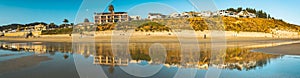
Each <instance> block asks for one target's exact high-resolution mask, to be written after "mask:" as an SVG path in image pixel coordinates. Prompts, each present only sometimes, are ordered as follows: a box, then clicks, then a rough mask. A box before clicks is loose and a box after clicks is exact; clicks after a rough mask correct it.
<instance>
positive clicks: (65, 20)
mask: <svg viewBox="0 0 300 78" xmlns="http://www.w3.org/2000/svg"><path fill="white" fill-rule="evenodd" d="M63 22H64V24H65V27H67V26H66V25H67V23H69V20H68V19H64V21H63Z"/></svg>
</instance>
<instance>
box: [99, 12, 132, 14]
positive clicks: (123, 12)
mask: <svg viewBox="0 0 300 78" xmlns="http://www.w3.org/2000/svg"><path fill="white" fill-rule="evenodd" d="M95 14H96V15H105V14H111V13H110V12H102V13H95ZM114 14H127V12H114Z"/></svg>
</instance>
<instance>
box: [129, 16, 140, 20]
mask: <svg viewBox="0 0 300 78" xmlns="http://www.w3.org/2000/svg"><path fill="white" fill-rule="evenodd" d="M141 19H142V18H141V16H138V15H137V16H129V20H130V21H132V20H141Z"/></svg>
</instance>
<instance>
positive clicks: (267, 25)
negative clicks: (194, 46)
mask: <svg viewBox="0 0 300 78" xmlns="http://www.w3.org/2000/svg"><path fill="white" fill-rule="evenodd" d="M207 20H216V19H203V18H200V17H196V18H190V19H189V21H190V24H191V26H192V27H193V28H194V29H195V30H208V29H210V28H209V27H208V25H207ZM213 22H215V23H216V21H213ZM217 22H220V21H217ZM222 23H223V25H224V27H225V30H226V31H237V32H239V31H248V32H266V33H270V32H271V30H272V29H278V30H285V31H293V32H299V30H300V26H298V25H293V24H289V23H286V22H284V21H282V20H276V19H266V18H233V17H222Z"/></svg>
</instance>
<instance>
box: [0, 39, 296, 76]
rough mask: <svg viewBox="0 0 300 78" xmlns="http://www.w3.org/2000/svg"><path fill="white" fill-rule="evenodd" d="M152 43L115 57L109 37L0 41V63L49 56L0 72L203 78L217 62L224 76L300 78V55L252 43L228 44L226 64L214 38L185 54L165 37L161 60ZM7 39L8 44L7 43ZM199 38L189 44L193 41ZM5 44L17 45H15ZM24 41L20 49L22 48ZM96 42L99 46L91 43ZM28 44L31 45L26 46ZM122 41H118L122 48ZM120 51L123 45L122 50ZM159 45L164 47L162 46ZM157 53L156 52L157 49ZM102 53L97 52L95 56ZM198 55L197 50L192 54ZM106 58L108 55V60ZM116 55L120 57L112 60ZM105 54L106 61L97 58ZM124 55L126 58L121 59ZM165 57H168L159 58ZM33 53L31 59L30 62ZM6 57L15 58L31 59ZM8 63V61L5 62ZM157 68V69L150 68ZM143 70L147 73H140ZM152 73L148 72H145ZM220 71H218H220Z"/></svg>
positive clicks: (217, 66)
mask: <svg viewBox="0 0 300 78" xmlns="http://www.w3.org/2000/svg"><path fill="white" fill-rule="evenodd" d="M153 44H154V43H130V44H129V50H128V53H129V54H130V56H129V57H127V56H124V57H115V56H116V54H114V52H112V45H111V44H110V43H96V44H93V45H90V44H86V43H79V44H71V43H4V42H2V43H1V45H2V46H1V48H2V49H1V50H0V56H1V55H3V56H2V57H0V58H1V59H0V65H1V63H3V62H4V61H6V62H7V61H12V60H14V59H17V58H22V57H27V56H47V57H48V58H50V59H51V60H45V61H38V64H37V65H35V64H34V65H32V66H22V65H20V66H21V67H19V69H12V70H9V69H7V70H8V71H4V73H0V78H79V77H83V78H87V77H89V78H92V77H93V76H94V77H98V78H105V77H108V78H135V77H143V76H144V77H151V78H173V77H176V76H178V73H177V72H181V74H183V75H184V73H190V74H191V75H194V74H193V73H195V75H194V76H192V77H195V78H204V77H205V75H206V73H207V71H209V70H210V69H213V68H217V69H220V70H221V74H220V76H219V77H220V78H274V77H275V78H299V77H300V70H299V69H300V67H299V66H300V56H292V55H273V54H266V53H260V52H250V50H251V49H243V48H239V47H228V48H227V49H226V54H225V55H224V56H223V58H224V59H223V64H219V65H216V64H214V63H212V59H211V58H212V57H211V48H210V46H211V45H210V44H206V43H203V44H197V45H199V49H200V52H197V53H194V54H192V55H189V54H182V53H181V49H180V47H179V45H180V44H179V43H161V45H163V46H164V48H163V50H165V54H160V53H159V52H157V51H156V50H155V51H154V52H156V54H157V55H166V56H157V57H156V58H160V59H159V60H155V59H153V54H152V55H151V52H152V50H151V49H149V48H151V47H152V45H153ZM3 45H5V46H4V47H3ZM193 45H195V44H191V46H193ZM6 46H13V47H14V48H15V47H19V49H17V50H15V49H14V50H12V49H8V48H6ZM20 47H21V48H22V49H20ZM90 47H95V48H90ZM26 48H27V49H26ZM120 48H122V47H119V48H118V49H120ZM118 49H117V50H116V51H119V50H118ZM158 51H160V50H158ZM154 55H155V54H154ZM182 55H185V56H186V55H187V56H188V57H191V58H192V59H194V60H193V61H187V62H185V63H183V62H182V59H184V60H189V59H186V58H182V57H183V56H182ZM100 56H101V57H102V58H95V57H100ZM195 56H199V57H197V58H194V57H195ZM106 58H108V60H106ZM109 58H114V59H115V61H116V62H114V63H113V62H109V61H112V59H109ZM100 59H102V62H100V61H99V60H100ZM116 59H121V60H124V61H121V62H122V63H119V61H118V60H116ZM161 59H164V60H161ZM29 61H31V59H28V62H29ZM28 62H26V61H22V63H15V62H8V63H11V64H24V63H25V64H24V65H26V63H28ZM1 67H2V68H5V67H6V66H1ZM149 71H157V72H149ZM140 75H143V76H140ZM145 75H149V76H145ZM216 75H217V74H216Z"/></svg>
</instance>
